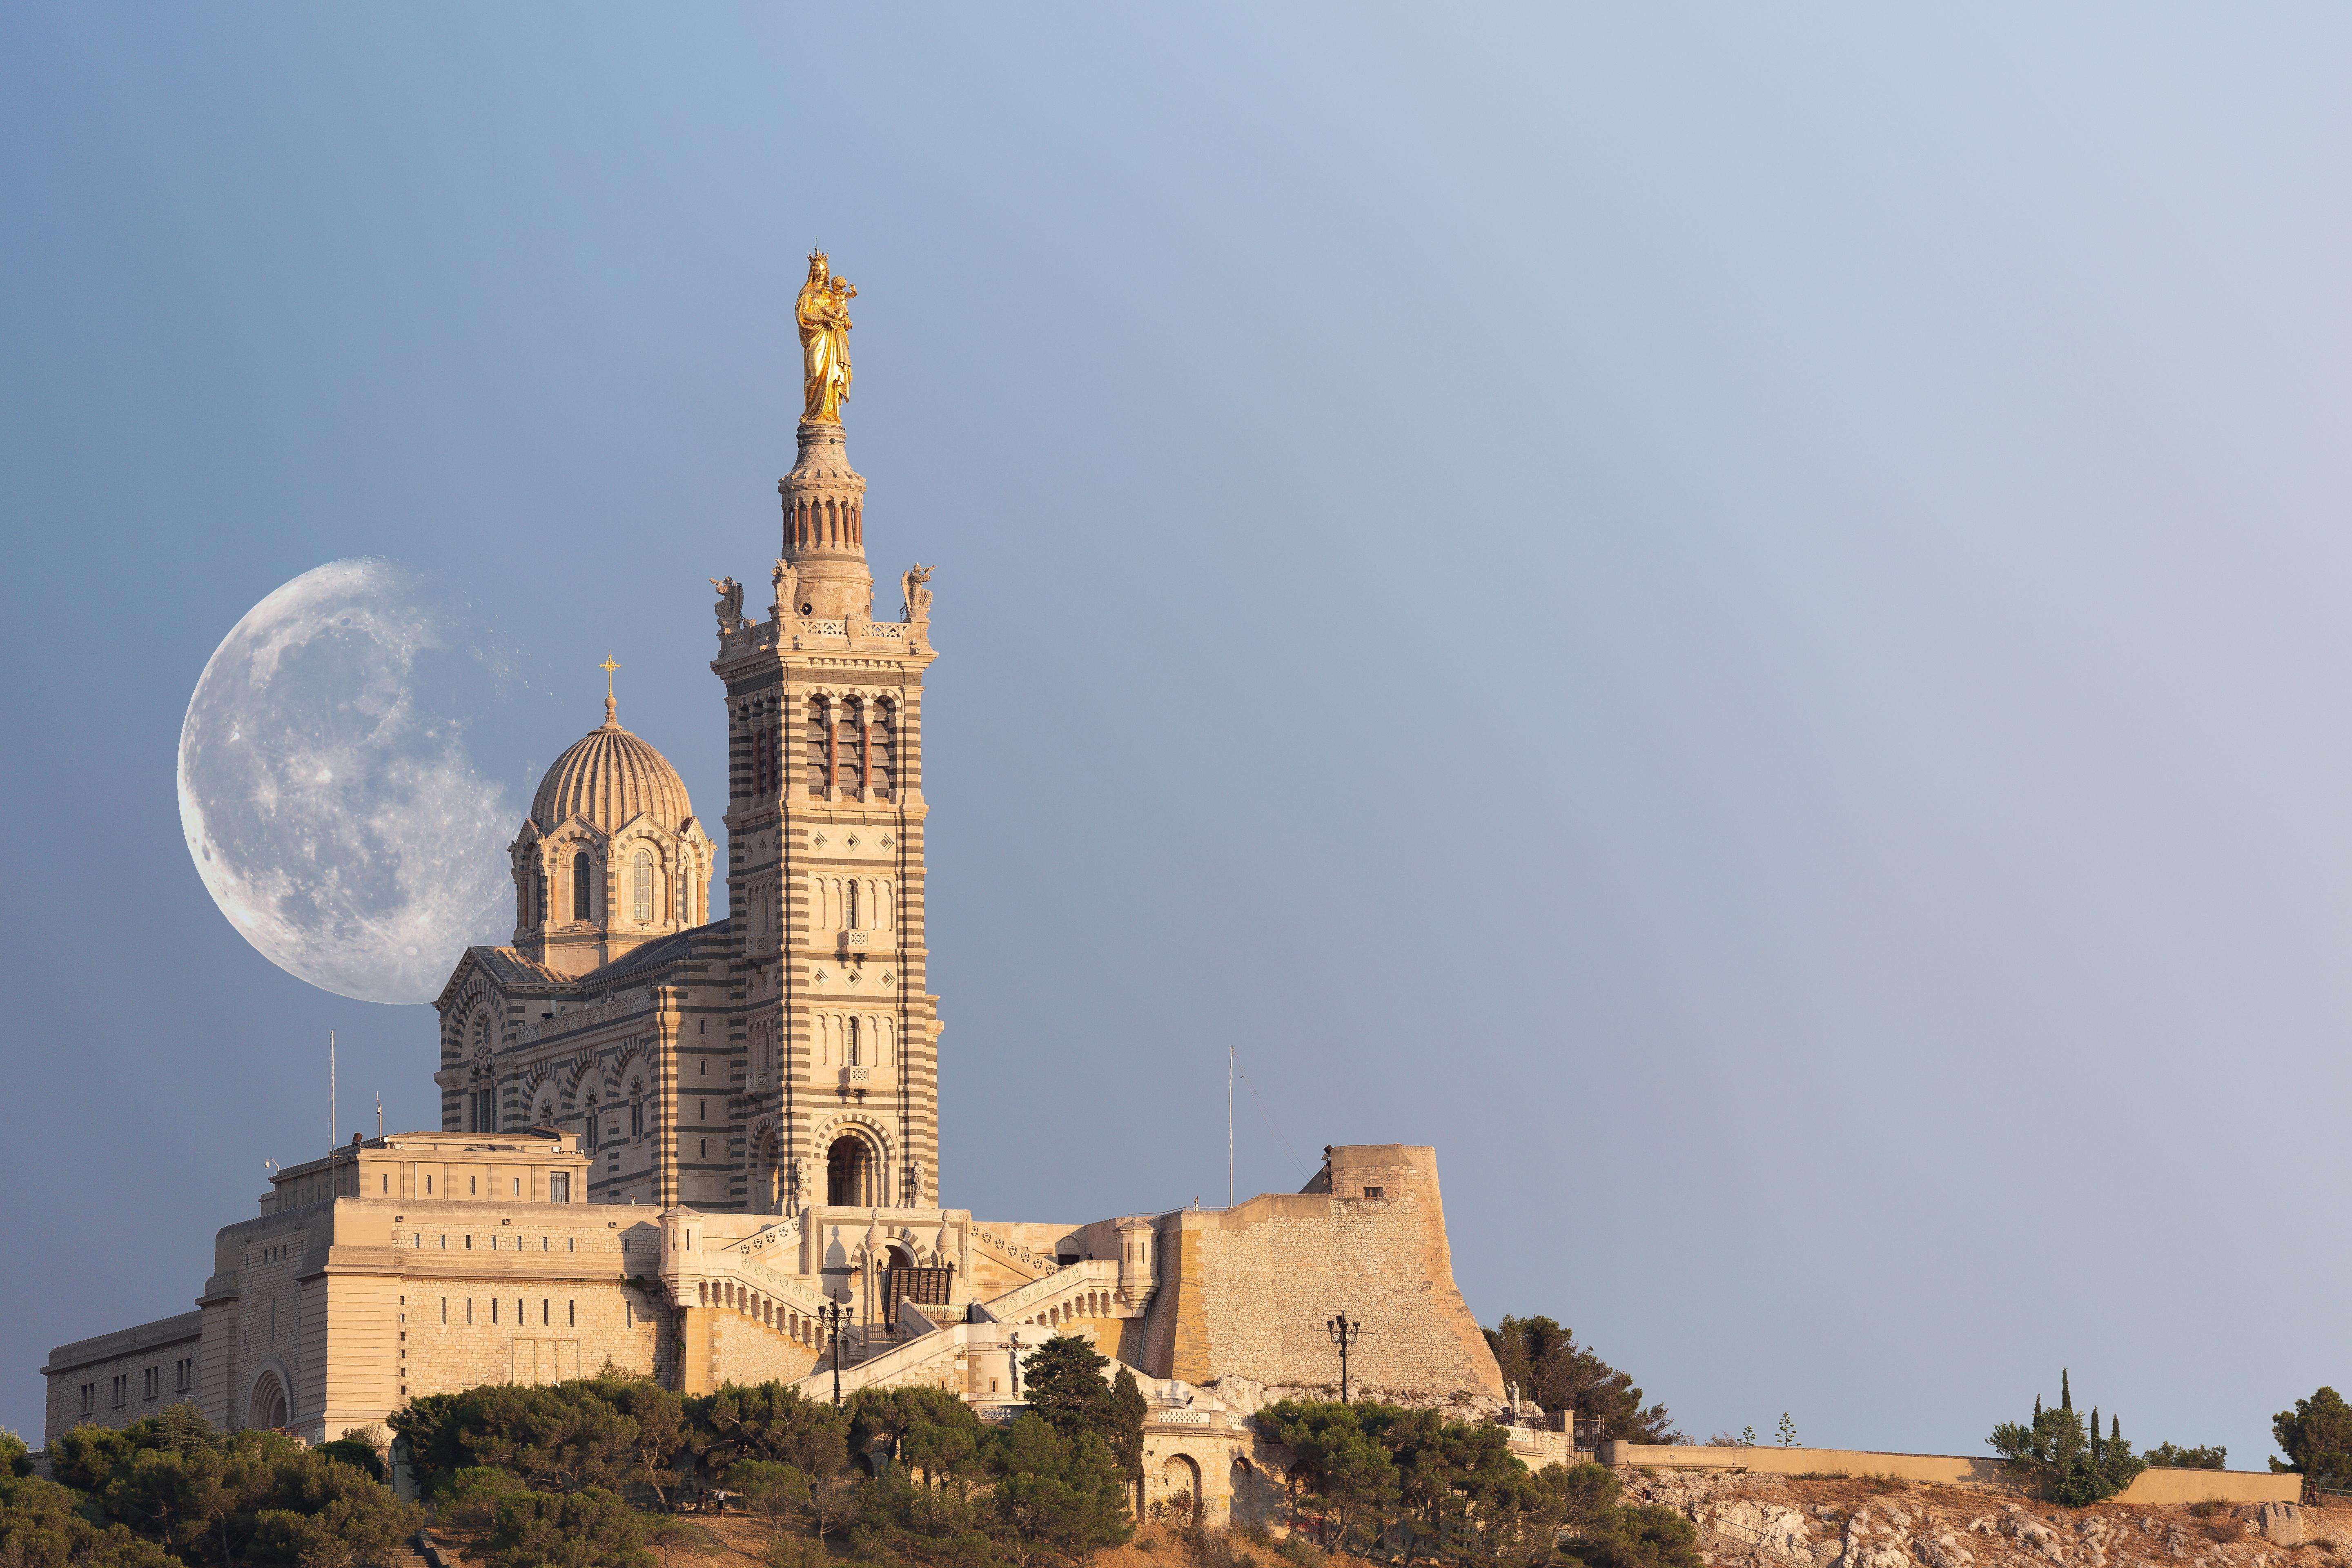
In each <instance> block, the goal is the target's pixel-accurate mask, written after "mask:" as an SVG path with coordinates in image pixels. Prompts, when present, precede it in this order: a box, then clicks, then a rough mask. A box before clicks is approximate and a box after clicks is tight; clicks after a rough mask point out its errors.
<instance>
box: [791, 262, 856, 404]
mask: <svg viewBox="0 0 2352 1568" xmlns="http://www.w3.org/2000/svg"><path fill="white" fill-rule="evenodd" d="M856 298H857V290H856V289H854V288H852V287H850V285H849V284H848V282H847V281H845V279H839V278H835V277H834V276H833V272H832V268H829V267H827V266H826V264H825V259H824V251H822V250H820V251H817V252H815V253H814V254H813V255H811V256H810V257H809V274H808V281H807V282H806V283H804V284H803V285H802V286H801V297H800V301H799V303H798V305H797V306H796V307H795V308H794V310H793V314H794V315H795V316H796V317H797V318H798V319H799V321H800V328H801V418H802V420H803V421H804V422H805V421H809V420H826V421H837V420H839V419H840V417H841V405H843V404H844V403H846V402H847V401H848V400H849V302H850V301H851V300H855V299H856Z"/></svg>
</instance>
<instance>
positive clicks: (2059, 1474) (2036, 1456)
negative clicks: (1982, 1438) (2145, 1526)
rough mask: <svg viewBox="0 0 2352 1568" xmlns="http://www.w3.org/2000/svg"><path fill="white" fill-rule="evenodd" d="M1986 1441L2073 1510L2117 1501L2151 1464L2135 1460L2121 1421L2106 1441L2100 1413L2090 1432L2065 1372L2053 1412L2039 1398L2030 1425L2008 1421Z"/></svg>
mask: <svg viewBox="0 0 2352 1568" xmlns="http://www.w3.org/2000/svg"><path fill="white" fill-rule="evenodd" d="M1987 1441H1988V1442H1989V1444H1990V1446H1991V1447H1992V1450H1993V1451H1994V1452H1995V1453H1997V1454H1999V1455H2000V1457H2001V1458H2003V1459H2004V1460H2006V1461H2008V1463H2009V1465H2010V1466H2011V1468H2012V1469H2014V1470H2016V1471H2017V1472H2019V1473H2020V1474H2021V1475H2024V1476H2027V1477H2030V1478H2031V1479H2033V1480H2034V1481H2035V1482H2036V1483H2037V1484H2038V1485H2039V1486H2040V1487H2041V1488H2042V1490H2043V1491H2044V1492H2045V1493H2046V1494H2047V1495H2048V1496H2049V1497H2050V1498H2051V1499H2052V1500H2054V1501H2057V1502H2061V1503H2064V1504H2066V1505H2067V1506H2069V1507H2072V1508H2080V1507H2082V1506H2084V1504H2086V1503H2095V1502H2098V1501H2101V1500H2104V1499H2106V1498H2110V1497H2113V1496H2115V1495H2116V1493H2117V1492H2120V1491H2122V1490H2123V1489H2125V1488H2126V1487H2128V1486H2129V1485H2131V1483H2132V1481H2133V1480H2134V1479H2136V1478H2137V1476H2138V1475H2139V1473H2140V1472H2141V1471H2142V1470H2144V1469H2146V1468H2147V1461H2146V1460H2145V1459H2141V1458H2136V1457H2134V1455H2133V1453H2132V1451H2131V1445H2130V1444H2129V1443H2126V1442H2125V1441H2124V1436H2123V1422H2122V1419H2121V1418H2120V1417H2118V1418H2117V1419H2116V1424H2115V1428H2114V1431H2113V1433H2112V1435H2111V1436H2108V1437H2107V1438H2105V1440H2102V1439H2101V1438H2100V1436H2099V1430H2098V1413H2097V1411H2095V1410H2094V1411H2093V1412H2092V1416H2091V1426H2090V1428H2089V1430H2088V1431H2085V1430H2084V1426H2083V1418H2082V1417H2081V1416H2079V1415H2076V1414H2075V1413H2074V1387H2073V1384H2072V1380H2071V1379H2069V1378H2068V1376H2067V1374H2066V1373H2065V1372H2064V1371H2063V1369H2062V1370H2061V1371H2060V1373H2059V1384H2058V1404H2057V1406H2056V1407H2055V1408H2054V1409H2044V1408H2043V1407H2042V1400H2041V1396H2040V1395H2038V1394H2037V1395H2035V1397H2034V1401H2033V1419H2032V1424H2031V1425H2030V1426H2029V1425H2021V1424H2020V1423H2018V1422H2014V1421H2004V1422H2002V1423H2001V1424H2000V1426H1996V1427H1994V1428H1993V1431H1992V1436H1990V1438H1989V1439H1987Z"/></svg>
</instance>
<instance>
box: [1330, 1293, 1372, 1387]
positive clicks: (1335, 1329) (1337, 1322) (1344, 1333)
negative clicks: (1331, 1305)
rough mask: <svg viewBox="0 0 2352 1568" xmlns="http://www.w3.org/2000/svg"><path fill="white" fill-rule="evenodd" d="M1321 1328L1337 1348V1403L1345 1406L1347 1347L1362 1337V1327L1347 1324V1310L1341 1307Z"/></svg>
mask: <svg viewBox="0 0 2352 1568" xmlns="http://www.w3.org/2000/svg"><path fill="white" fill-rule="evenodd" d="M1323 1326H1324V1327H1325V1328H1326V1329H1328V1330H1329V1331H1330V1333H1331V1342H1332V1343H1333V1344H1335V1345H1338V1346H1339V1403H1340V1404H1342V1405H1345V1404H1347V1403H1348V1347H1349V1345H1352V1344H1354V1343H1355V1342H1357V1341H1358V1340H1360V1339H1362V1338H1363V1337H1364V1325H1363V1324H1362V1322H1361V1321H1357V1322H1349V1321H1348V1310H1347V1309H1346V1308H1345V1307H1342V1308H1340V1309H1339V1316H1338V1317H1336V1318H1327V1319H1325V1320H1324V1322H1323Z"/></svg>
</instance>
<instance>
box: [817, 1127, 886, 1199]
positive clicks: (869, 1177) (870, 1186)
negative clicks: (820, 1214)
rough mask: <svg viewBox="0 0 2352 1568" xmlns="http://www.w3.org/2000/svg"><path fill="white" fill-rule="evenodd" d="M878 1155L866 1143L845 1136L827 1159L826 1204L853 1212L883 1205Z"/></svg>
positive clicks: (827, 1153) (838, 1141) (826, 1154)
mask: <svg viewBox="0 0 2352 1568" xmlns="http://www.w3.org/2000/svg"><path fill="white" fill-rule="evenodd" d="M879 1174H880V1173H879V1172H877V1170H876V1169H875V1160H874V1151H873V1149H872V1148H871V1147H870V1146H868V1145H867V1143H866V1140H865V1139H863V1138H860V1137H858V1136H856V1134H855V1133H849V1132H845V1133H843V1134H842V1135H841V1136H840V1137H838V1138H836V1139H835V1140H834V1141H833V1147H832V1148H830V1149H828V1150H826V1151H825V1155H824V1201H825V1202H826V1203H829V1204H838V1205H844V1206H845V1207H849V1208H872V1207H874V1206H875V1205H877V1204H879V1203H880V1202H881V1201H882V1195H881V1194H880V1192H879V1191H878V1190H877V1188H878V1187H879V1185H880V1183H879V1181H878V1179H877V1178H878V1176H879Z"/></svg>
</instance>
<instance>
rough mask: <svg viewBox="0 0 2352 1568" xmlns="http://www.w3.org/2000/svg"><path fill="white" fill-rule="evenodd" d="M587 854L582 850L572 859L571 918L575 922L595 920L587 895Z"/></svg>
mask: <svg viewBox="0 0 2352 1568" xmlns="http://www.w3.org/2000/svg"><path fill="white" fill-rule="evenodd" d="M588 876H589V872H588V853H587V851H586V850H584V849H583V850H582V851H581V852H580V853H579V854H577V855H574V856H573V857H572V919H573V920H575V921H585V920H593V919H595V913H594V910H593V907H592V905H591V903H590V900H589V893H588Z"/></svg>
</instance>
